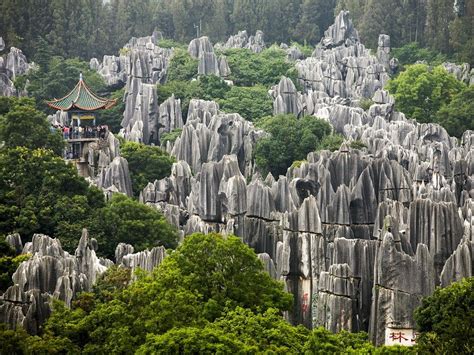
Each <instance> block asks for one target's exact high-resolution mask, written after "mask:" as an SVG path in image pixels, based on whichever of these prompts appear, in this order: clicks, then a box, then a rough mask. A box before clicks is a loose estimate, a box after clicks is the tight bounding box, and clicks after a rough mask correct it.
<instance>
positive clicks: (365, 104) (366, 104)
mask: <svg viewBox="0 0 474 355" xmlns="http://www.w3.org/2000/svg"><path fill="white" fill-rule="evenodd" d="M373 104H374V102H373V101H372V99H367V98H365V97H364V98H361V99H360V101H359V107H360V108H362V109H363V110H364V111H367V110H368V109H369V108H370V106H372V105H373Z"/></svg>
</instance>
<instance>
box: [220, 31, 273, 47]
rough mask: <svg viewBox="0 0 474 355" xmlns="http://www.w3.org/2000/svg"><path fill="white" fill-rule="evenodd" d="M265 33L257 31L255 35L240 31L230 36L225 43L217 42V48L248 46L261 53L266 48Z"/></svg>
mask: <svg viewBox="0 0 474 355" xmlns="http://www.w3.org/2000/svg"><path fill="white" fill-rule="evenodd" d="M263 37H264V34H263V32H262V31H257V32H255V36H249V35H248V34H247V31H245V30H244V31H239V32H238V33H237V34H236V35H233V36H230V37H229V39H228V40H227V42H226V43H225V44H221V43H218V44H216V46H215V47H216V49H221V50H222V49H231V48H246V49H250V50H251V51H252V52H254V53H260V52H261V51H263V50H264V49H265V41H264V39H263Z"/></svg>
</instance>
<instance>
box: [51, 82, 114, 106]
mask: <svg viewBox="0 0 474 355" xmlns="http://www.w3.org/2000/svg"><path fill="white" fill-rule="evenodd" d="M46 103H47V104H48V106H49V107H51V108H53V109H55V110H61V111H69V110H71V109H78V110H82V111H95V110H100V109H108V108H110V107H112V106H114V105H115V104H116V103H117V100H111V99H107V98H102V97H99V96H97V95H96V94H94V93H93V92H92V91H91V90H90V89H89V88H88V87H87V85H86V83H85V82H84V80H82V78H81V79H79V82H78V83H77V85H76V86H75V87H74V89H72V91H71V92H70V93H69V94H67V95H66V96H64V97H63V98H62V99H54V100H52V101H47V102H46Z"/></svg>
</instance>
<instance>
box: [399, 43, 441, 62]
mask: <svg viewBox="0 0 474 355" xmlns="http://www.w3.org/2000/svg"><path fill="white" fill-rule="evenodd" d="M392 56H393V57H395V58H397V59H398V62H399V64H400V65H401V66H402V67H403V66H406V65H409V64H414V63H416V62H418V61H426V62H427V63H428V64H432V65H439V64H441V63H443V62H445V61H447V59H448V58H446V56H445V55H443V54H441V53H440V52H438V51H433V50H430V49H428V48H423V47H420V45H419V44H418V43H417V42H411V43H408V44H405V45H404V46H403V47H400V48H393V49H392Z"/></svg>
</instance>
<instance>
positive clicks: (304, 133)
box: [255, 115, 331, 176]
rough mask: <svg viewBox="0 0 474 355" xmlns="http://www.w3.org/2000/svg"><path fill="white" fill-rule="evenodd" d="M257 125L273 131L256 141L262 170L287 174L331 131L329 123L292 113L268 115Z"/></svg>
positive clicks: (276, 173)
mask: <svg viewBox="0 0 474 355" xmlns="http://www.w3.org/2000/svg"><path fill="white" fill-rule="evenodd" d="M257 125H258V126H259V127H260V128H262V129H264V130H265V131H266V132H268V133H269V134H270V136H269V137H266V138H262V139H260V140H259V141H258V142H257V146H256V148H255V162H256V164H257V166H258V167H259V169H261V171H262V172H264V173H267V172H271V173H272V174H273V175H274V176H279V175H284V174H286V170H287V169H288V167H290V166H291V164H292V163H293V162H294V161H295V160H303V159H305V158H306V155H307V154H308V153H309V152H312V151H314V150H315V149H316V147H317V146H318V143H319V142H320V141H321V140H322V139H323V138H324V136H326V135H328V134H329V133H330V132H331V126H330V125H329V123H327V122H325V121H323V120H319V119H317V118H316V117H313V116H306V117H304V118H302V119H300V120H298V119H297V118H296V117H295V116H293V115H278V116H273V117H265V118H263V119H261V120H260V121H259V122H258V123H257Z"/></svg>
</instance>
